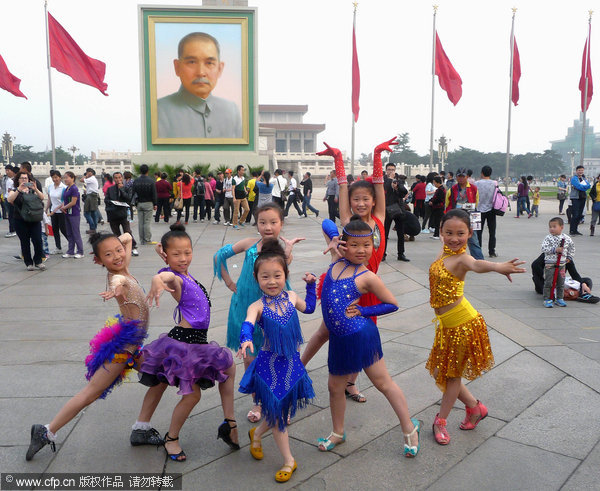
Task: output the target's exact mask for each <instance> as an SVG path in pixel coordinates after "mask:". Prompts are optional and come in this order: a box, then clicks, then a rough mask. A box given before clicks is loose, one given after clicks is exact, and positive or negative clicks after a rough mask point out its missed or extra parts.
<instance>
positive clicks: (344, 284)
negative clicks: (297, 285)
mask: <svg viewBox="0 0 600 491" xmlns="http://www.w3.org/2000/svg"><path fill="white" fill-rule="evenodd" d="M340 261H346V260H345V259H343V258H342V259H340V260H338V261H336V262H334V263H333V264H331V266H329V271H327V275H326V276H325V280H324V281H323V291H322V293H321V310H322V311H323V320H324V321H325V325H326V326H327V329H328V330H329V332H330V333H331V334H334V335H336V336H345V335H347V334H352V333H354V332H356V331H358V330H360V329H361V328H362V327H363V325H364V323H365V322H371V321H370V320H369V319H367V318H365V317H362V316H356V317H352V318H348V317H346V308H347V307H348V305H350V304H351V303H352V302H354V300H356V299H357V298H360V296H361V295H362V293H360V292H359V291H358V288H357V287H356V282H355V280H356V278H357V277H358V276H360V275H361V274H363V273H366V272H367V271H368V270H365V271H362V272H360V273H358V274H357V273H356V271H357V270H358V268H359V267H360V266H361V265H360V264H358V265H355V264H352V263H348V262H346V267H348V266H350V267H351V266H355V269H354V274H353V275H352V276H349V277H347V278H341V279H340V278H339V277H340V275H341V274H342V273H343V271H344V270H342V271H341V272H340V274H339V275H338V278H337V279H334V278H333V276H332V271H333V266H334V265H336V264H337V263H338V262H340ZM344 269H346V268H344Z"/></svg>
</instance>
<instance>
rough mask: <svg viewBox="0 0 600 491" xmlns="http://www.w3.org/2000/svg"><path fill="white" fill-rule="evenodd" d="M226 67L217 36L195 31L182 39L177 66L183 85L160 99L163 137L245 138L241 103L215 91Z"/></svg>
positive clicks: (159, 121) (160, 121)
mask: <svg viewBox="0 0 600 491" xmlns="http://www.w3.org/2000/svg"><path fill="white" fill-rule="evenodd" d="M225 66H226V65H225V61H224V60H222V59H221V47H220V45H219V41H218V40H217V39H216V38H215V37H214V36H212V35H210V34H208V33H205V32H191V33H189V34H187V35H185V36H184V37H183V38H182V39H181V40H180V41H179V44H178V47H177V58H176V59H174V60H173V68H174V75H176V76H177V77H179V79H180V81H181V85H180V87H179V90H178V91H176V92H174V93H172V94H169V95H167V96H165V97H162V98H160V99H158V102H157V112H158V137H159V138H241V137H242V118H241V113H240V108H239V107H238V105H237V104H236V103H235V102H233V101H231V100H228V99H226V98H223V97H218V96H216V95H214V94H212V92H213V90H214V89H215V87H216V86H217V84H218V82H219V79H220V78H221V75H222V74H223V70H224V69H225Z"/></svg>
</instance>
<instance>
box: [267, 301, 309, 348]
mask: <svg viewBox="0 0 600 491" xmlns="http://www.w3.org/2000/svg"><path fill="white" fill-rule="evenodd" d="M262 304H263V309H262V315H261V316H260V319H259V320H258V323H257V324H258V326H260V328H261V329H262V330H263V332H264V339H265V342H264V344H263V346H262V350H263V351H272V352H274V353H276V354H277V355H280V356H285V357H288V358H289V357H291V356H293V355H295V354H296V353H297V352H298V349H299V348H300V345H301V344H302V343H303V342H304V340H303V339H302V331H301V329H300V319H299V318H298V313H297V312H296V307H295V306H294V304H293V303H292V302H291V301H290V299H289V295H288V292H287V291H285V290H283V291H282V292H281V293H280V294H279V295H278V296H277V297H269V296H267V295H263V297H262Z"/></svg>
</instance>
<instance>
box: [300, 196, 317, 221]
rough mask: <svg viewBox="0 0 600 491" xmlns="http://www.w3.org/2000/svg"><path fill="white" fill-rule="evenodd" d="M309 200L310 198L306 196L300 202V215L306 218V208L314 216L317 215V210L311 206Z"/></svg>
mask: <svg viewBox="0 0 600 491" xmlns="http://www.w3.org/2000/svg"><path fill="white" fill-rule="evenodd" d="M310 198H311V196H310V195H308V196H306V195H304V199H303V200H302V214H303V215H304V216H306V208H308V209H309V210H310V211H312V212H313V213H314V214H315V215H318V214H319V210H317V209H316V208H315V207H314V206H311V204H310Z"/></svg>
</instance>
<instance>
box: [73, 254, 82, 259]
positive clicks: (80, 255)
mask: <svg viewBox="0 0 600 491" xmlns="http://www.w3.org/2000/svg"><path fill="white" fill-rule="evenodd" d="M73 257H74V258H75V259H81V258H84V257H85V256H84V255H83V254H75V255H74V256H73Z"/></svg>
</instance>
